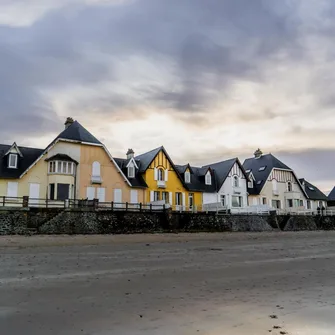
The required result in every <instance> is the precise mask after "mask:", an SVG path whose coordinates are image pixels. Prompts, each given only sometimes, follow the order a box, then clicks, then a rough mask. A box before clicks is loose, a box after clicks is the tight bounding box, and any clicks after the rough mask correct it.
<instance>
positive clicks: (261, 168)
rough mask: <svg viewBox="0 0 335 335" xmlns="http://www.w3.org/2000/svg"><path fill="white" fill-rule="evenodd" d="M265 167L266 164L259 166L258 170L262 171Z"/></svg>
mask: <svg viewBox="0 0 335 335" xmlns="http://www.w3.org/2000/svg"><path fill="white" fill-rule="evenodd" d="M265 169H266V166H261V167H260V168H259V169H258V171H264V170H265Z"/></svg>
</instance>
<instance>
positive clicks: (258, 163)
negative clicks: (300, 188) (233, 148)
mask: <svg viewBox="0 0 335 335" xmlns="http://www.w3.org/2000/svg"><path fill="white" fill-rule="evenodd" d="M243 167H244V170H245V171H246V172H247V173H249V172H252V174H253V176H254V177H255V179H256V183H254V189H253V190H250V189H248V191H249V190H250V191H251V192H254V194H259V193H260V192H261V190H262V189H263V186H264V184H265V183H266V181H267V179H268V178H269V175H270V173H271V171H272V169H273V168H277V169H284V170H289V171H292V172H293V170H292V169H291V168H289V167H288V166H287V165H285V164H284V163H283V162H281V161H280V160H279V159H277V158H276V157H275V156H273V155H272V154H267V155H262V156H261V157H259V158H254V157H252V158H248V159H246V160H245V161H244V163H243ZM264 167H265V168H264ZM262 168H264V169H262ZM260 169H261V171H260ZM249 193H250V192H249Z"/></svg>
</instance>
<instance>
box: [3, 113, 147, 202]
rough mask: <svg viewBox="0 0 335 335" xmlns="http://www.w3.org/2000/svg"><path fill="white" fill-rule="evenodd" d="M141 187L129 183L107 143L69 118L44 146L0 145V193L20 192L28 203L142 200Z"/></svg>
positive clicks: (8, 194) (142, 189)
mask: <svg viewBox="0 0 335 335" xmlns="http://www.w3.org/2000/svg"><path fill="white" fill-rule="evenodd" d="M144 187H145V185H136V186H133V185H132V183H131V182H130V181H129V180H128V178H127V177H126V176H125V175H124V173H123V172H122V170H121V169H120V168H119V166H118V164H117V163H116V162H115V160H114V159H113V157H112V156H111V155H110V153H109V152H108V150H107V149H106V147H105V146H104V145H103V144H102V143H101V142H100V141H99V140H98V139H96V138H95V137H94V136H93V135H92V134H91V133H89V132H88V131H87V130H86V129H85V128H84V127H83V126H82V125H80V124H79V123H78V122H77V121H73V119H72V118H67V120H66V122H65V129H64V131H63V132H61V133H60V134H59V135H58V136H57V137H56V138H55V139H54V140H53V141H52V142H51V144H50V145H48V146H47V148H45V149H36V148H26V147H19V146H17V145H16V143H14V144H13V145H12V146H9V145H0V197H1V196H2V197H8V198H9V202H10V198H13V199H12V202H13V203H15V201H18V202H19V201H20V200H15V199H14V198H17V197H23V196H29V204H30V205H37V204H41V203H45V201H46V200H50V202H49V203H51V201H56V200H61V201H63V200H66V199H94V198H97V199H99V201H100V202H111V201H114V202H116V203H122V202H131V200H132V201H133V202H135V200H136V202H143V201H144V193H145V192H144ZM41 199H43V200H41ZM0 206H1V204H0Z"/></svg>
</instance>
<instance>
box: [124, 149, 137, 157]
mask: <svg viewBox="0 0 335 335" xmlns="http://www.w3.org/2000/svg"><path fill="white" fill-rule="evenodd" d="M134 154H135V152H134V150H133V149H128V151H127V153H126V155H127V159H131V158H133V157H134Z"/></svg>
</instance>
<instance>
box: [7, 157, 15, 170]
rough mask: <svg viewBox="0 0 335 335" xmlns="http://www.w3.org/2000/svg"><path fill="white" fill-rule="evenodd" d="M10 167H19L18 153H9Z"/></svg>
mask: <svg viewBox="0 0 335 335" xmlns="http://www.w3.org/2000/svg"><path fill="white" fill-rule="evenodd" d="M8 167H9V168H10V169H16V168H17V155H16V154H9V157H8Z"/></svg>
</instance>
